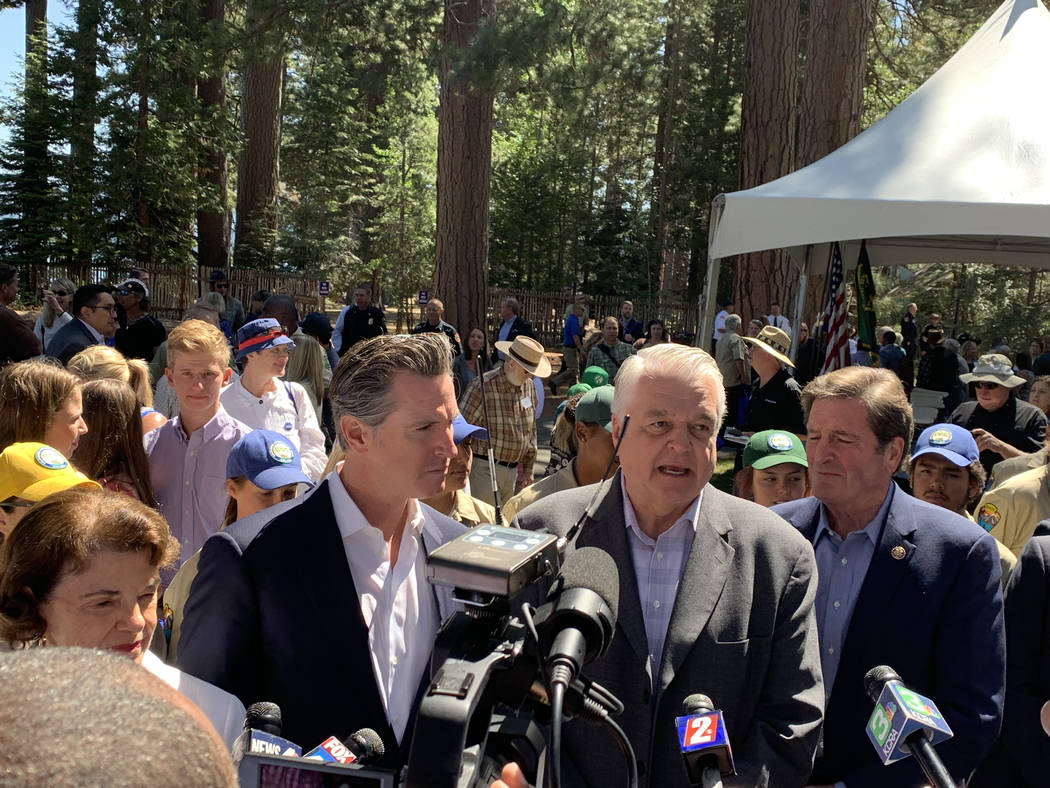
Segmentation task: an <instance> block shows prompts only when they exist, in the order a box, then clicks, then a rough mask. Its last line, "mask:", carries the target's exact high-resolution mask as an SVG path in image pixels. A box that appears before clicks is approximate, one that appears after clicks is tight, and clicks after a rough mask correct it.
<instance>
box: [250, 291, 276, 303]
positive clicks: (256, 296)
mask: <svg viewBox="0 0 1050 788" xmlns="http://www.w3.org/2000/svg"><path fill="white" fill-rule="evenodd" d="M271 295H273V293H271V292H270V291H269V290H256V291H255V292H254V293H252V297H251V298H249V299H248V300H249V301H258V302H259V303H260V304H262V303H265V301H266V299H267V298H269V297H270V296H271Z"/></svg>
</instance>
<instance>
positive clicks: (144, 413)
mask: <svg viewBox="0 0 1050 788" xmlns="http://www.w3.org/2000/svg"><path fill="white" fill-rule="evenodd" d="M67 369H69V370H70V371H71V372H73V373H75V374H77V375H79V376H80V377H81V379H83V380H85V381H87V380H119V381H120V382H121V383H125V384H127V385H128V386H129V387H130V388H131V390H132V391H133V392H134V393H135V398H136V399H137V400H138V403H139V415H140V416H141V417H142V434H143V435H145V434H146V433H147V432H149V431H150V430H155V429H156V428H157V427H159V426H160V425H161V424H163V423H164V422H166V421H167V419H166V418H165V417H164V415H163V414H161V413H158V412H157V411H156V410H154V409H153V389H152V388H150V382H149V368H148V367H147V366H146V362H145V361H143V360H142V359H141V358H130V359H129V358H124V356H122V355H121V354H120V352H119V351H117V350H114V349H113V348H111V347H108V346H106V345H91V346H90V347H86V348H84V349H83V350H81V351H80V352H79V353H77V354H76V355H75V356H73V358H71V359H70V360H69V364H67Z"/></svg>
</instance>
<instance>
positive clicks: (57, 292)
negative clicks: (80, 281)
mask: <svg viewBox="0 0 1050 788" xmlns="http://www.w3.org/2000/svg"><path fill="white" fill-rule="evenodd" d="M51 295H53V296H55V297H57V298H65V297H66V296H67V295H69V293H67V292H66V291H65V290H52V291H51Z"/></svg>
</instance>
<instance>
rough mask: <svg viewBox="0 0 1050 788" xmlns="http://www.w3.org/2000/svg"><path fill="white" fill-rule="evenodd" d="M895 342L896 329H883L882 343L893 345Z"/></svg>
mask: <svg viewBox="0 0 1050 788" xmlns="http://www.w3.org/2000/svg"><path fill="white" fill-rule="evenodd" d="M896 343H897V332H896V331H884V332H883V333H882V344H884V345H894V344H896Z"/></svg>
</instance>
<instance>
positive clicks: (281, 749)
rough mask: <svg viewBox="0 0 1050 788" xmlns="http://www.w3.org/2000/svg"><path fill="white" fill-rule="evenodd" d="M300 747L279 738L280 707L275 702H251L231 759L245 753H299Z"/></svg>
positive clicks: (239, 757) (236, 758)
mask: <svg viewBox="0 0 1050 788" xmlns="http://www.w3.org/2000/svg"><path fill="white" fill-rule="evenodd" d="M302 752H303V749H302V747H300V746H299V745H298V744H295V743H294V742H290V741H288V739H282V738H281V709H280V707H278V705H277V704H276V703H267V702H265V701H263V702H260V703H253V704H252V705H251V706H249V707H248V711H247V713H246V714H245V715H244V733H242V734H241V735H240V736H239V737H237V741H236V742H234V744H233V761H234V763H238V762H239V761H240V760H241V758H243V757H244V756H245V755H246V754H256V755H260V754H261V755H285V756H290V757H295V756H299V755H301V754H302Z"/></svg>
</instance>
